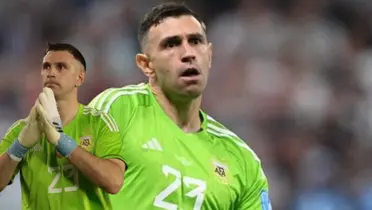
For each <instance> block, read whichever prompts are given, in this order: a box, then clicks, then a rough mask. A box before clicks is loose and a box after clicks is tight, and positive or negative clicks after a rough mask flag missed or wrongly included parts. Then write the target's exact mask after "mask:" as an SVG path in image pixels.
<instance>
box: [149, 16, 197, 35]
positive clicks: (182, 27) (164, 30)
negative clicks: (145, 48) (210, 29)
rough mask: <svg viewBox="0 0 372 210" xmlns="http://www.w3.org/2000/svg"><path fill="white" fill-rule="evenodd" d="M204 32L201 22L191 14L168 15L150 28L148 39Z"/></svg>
mask: <svg viewBox="0 0 372 210" xmlns="http://www.w3.org/2000/svg"><path fill="white" fill-rule="evenodd" d="M189 34H204V29H203V26H202V24H201V23H200V22H199V21H198V20H197V19H196V18H195V17H193V16H191V15H184V16H180V17H168V18H166V19H164V20H163V21H162V22H160V24H158V25H156V26H153V27H151V28H150V30H149V33H148V39H149V40H152V41H157V42H159V41H160V40H162V39H164V38H166V37H172V36H186V35H189Z"/></svg>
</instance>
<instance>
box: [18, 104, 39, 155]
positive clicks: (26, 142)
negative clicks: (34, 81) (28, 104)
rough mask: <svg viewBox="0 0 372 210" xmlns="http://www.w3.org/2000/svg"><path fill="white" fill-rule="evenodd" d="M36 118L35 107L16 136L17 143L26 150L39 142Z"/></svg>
mask: <svg viewBox="0 0 372 210" xmlns="http://www.w3.org/2000/svg"><path fill="white" fill-rule="evenodd" d="M36 117H37V113H36V107H35V106H34V107H32V109H31V111H30V114H29V116H28V117H27V118H26V120H25V123H26V124H25V126H24V127H23V129H22V130H21V132H20V133H19V135H18V141H19V143H20V144H21V145H22V146H24V147H26V148H31V147H33V146H34V145H35V144H36V143H37V142H38V141H39V140H40V136H41V131H40V130H41V129H40V126H39V124H38V122H37V120H36Z"/></svg>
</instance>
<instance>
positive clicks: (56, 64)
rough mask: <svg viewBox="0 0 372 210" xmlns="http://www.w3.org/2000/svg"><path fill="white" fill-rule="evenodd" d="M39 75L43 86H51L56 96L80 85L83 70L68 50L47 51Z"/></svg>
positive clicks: (82, 78)
mask: <svg viewBox="0 0 372 210" xmlns="http://www.w3.org/2000/svg"><path fill="white" fill-rule="evenodd" d="M41 76H42V80H43V86H44V87H49V88H51V89H52V90H53V92H54V94H55V96H56V98H58V97H61V96H64V95H66V94H68V93H71V92H72V91H73V90H74V89H75V88H76V87H78V86H80V85H81V84H82V83H83V82H84V76H85V72H84V70H83V67H82V65H81V64H80V63H79V61H78V60H76V59H75V58H74V56H73V55H72V54H70V53H69V52H68V51H49V52H48V53H47V54H46V55H45V56H44V58H43V63H42V68H41Z"/></svg>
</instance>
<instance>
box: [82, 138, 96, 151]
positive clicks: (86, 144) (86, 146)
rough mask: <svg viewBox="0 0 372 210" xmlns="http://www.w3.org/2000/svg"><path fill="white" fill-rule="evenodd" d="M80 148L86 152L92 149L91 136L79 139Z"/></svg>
mask: <svg viewBox="0 0 372 210" xmlns="http://www.w3.org/2000/svg"><path fill="white" fill-rule="evenodd" d="M80 147H81V148H83V149H85V150H87V151H91V150H92V148H93V143H92V137H91V136H83V137H80Z"/></svg>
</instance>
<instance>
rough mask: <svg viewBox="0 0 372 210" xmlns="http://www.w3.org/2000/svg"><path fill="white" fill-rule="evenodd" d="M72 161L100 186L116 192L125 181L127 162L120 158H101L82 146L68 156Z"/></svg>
mask: <svg viewBox="0 0 372 210" xmlns="http://www.w3.org/2000/svg"><path fill="white" fill-rule="evenodd" d="M68 159H69V160H70V162H71V163H72V164H73V165H74V166H75V167H76V168H77V169H78V170H79V171H81V172H82V173H83V174H84V175H85V176H86V177H87V178H88V179H90V180H91V181H92V182H93V183H94V184H96V185H97V186H98V187H101V188H102V189H103V190H105V191H106V192H108V193H111V194H116V193H118V192H119V191H120V189H121V187H122V185H123V182H124V172H125V164H124V162H123V161H122V160H119V159H101V158H99V157H96V156H94V155H92V154H90V153H89V152H87V151H86V150H84V149H83V148H81V147H77V148H76V149H75V150H74V151H73V152H72V154H71V156H70V157H69V158H68Z"/></svg>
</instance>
